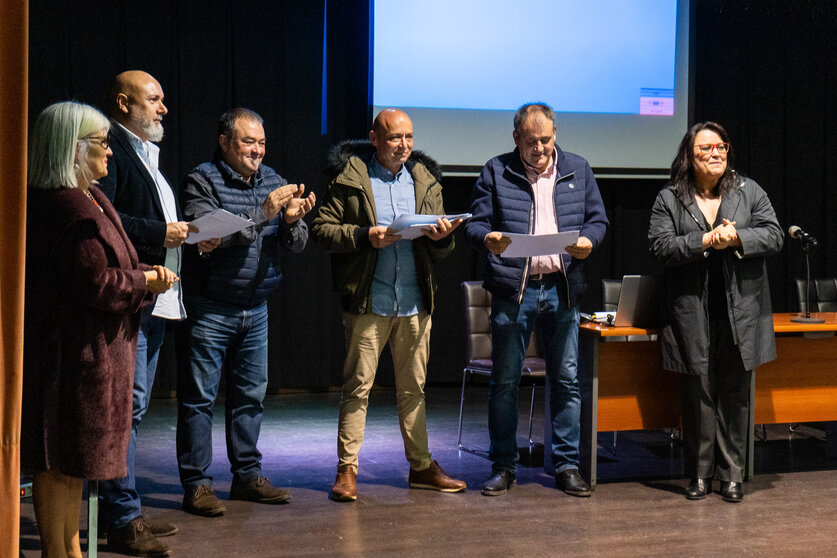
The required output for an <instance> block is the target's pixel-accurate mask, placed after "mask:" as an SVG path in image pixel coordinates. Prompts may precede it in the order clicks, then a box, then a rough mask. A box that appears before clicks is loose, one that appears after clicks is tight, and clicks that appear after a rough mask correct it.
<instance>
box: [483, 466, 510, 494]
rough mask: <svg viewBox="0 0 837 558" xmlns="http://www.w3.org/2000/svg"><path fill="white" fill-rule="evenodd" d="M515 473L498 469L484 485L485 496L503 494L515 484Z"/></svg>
mask: <svg viewBox="0 0 837 558" xmlns="http://www.w3.org/2000/svg"><path fill="white" fill-rule="evenodd" d="M514 484H515V481H514V473H512V472H511V471H498V472H496V473H494V474H493V475H491V478H490V479H488V481H487V482H486V483H485V484H484V485H483V487H482V495H483V496H502V495H503V494H505V493H506V492H508V491H509V490H511V487H512V486H514Z"/></svg>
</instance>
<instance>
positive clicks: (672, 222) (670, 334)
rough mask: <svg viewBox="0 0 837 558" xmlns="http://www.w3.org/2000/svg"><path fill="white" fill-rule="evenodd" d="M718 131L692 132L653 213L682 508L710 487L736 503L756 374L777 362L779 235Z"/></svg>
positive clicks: (710, 127)
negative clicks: (675, 382)
mask: <svg viewBox="0 0 837 558" xmlns="http://www.w3.org/2000/svg"><path fill="white" fill-rule="evenodd" d="M729 155H730V145H729V137H728V136H727V133H726V131H725V130H724V129H723V127H721V126H720V125H719V124H716V123H714V122H706V123H700V124H695V125H694V126H692V128H691V129H690V130H689V131H688V132H687V133H686V135H685V136H684V137H683V140H682V141H681V143H680V148H679V151H678V153H677V157H676V158H675V160H674V162H673V163H672V165H671V184H670V185H668V186H666V187H665V188H663V190H662V191H660V193H659V194H658V195H657V200H656V202H655V203H654V207H653V209H652V210H651V226H650V229H649V231H648V240H649V243H650V250H651V254H652V255H653V256H654V258H655V259H657V261H659V262H660V263H662V264H663V265H665V266H666V291H665V301H664V312H663V326H662V329H661V335H660V338H661V341H662V348H663V367H664V368H665V369H666V370H672V371H675V372H680V373H683V374H685V375H686V376H685V391H684V397H683V435H684V461H685V466H686V473H687V475H688V476H689V477H690V478H691V482H690V483H689V486H688V488H687V489H686V498H688V499H690V500H700V499H702V498H705V497H706V494H707V493H709V492H711V491H712V479H713V478H715V479H718V480H719V481H721V483H720V492H721V496H722V497H723V499H724V500H725V501H728V502H740V501H741V500H742V499H743V497H744V492H743V489H742V485H741V483H742V480H743V470H744V460H745V455H746V443H747V429H748V422H749V412H750V407H749V395H750V381H751V379H752V375H753V373H754V371H755V369H756V368H757V367H758V366H759V365H761V364H763V363H765V362H768V361H770V360H773V359H774V358H776V341H775V337H774V333H773V316H772V309H771V305H770V289H769V288H768V284H767V269H766V266H765V257H766V256H770V255H772V254H775V253H777V252H778V251H779V250H781V248H782V243H783V239H784V236H783V233H782V230H781V228H780V227H779V223H778V221H777V220H776V214H775V212H774V211H773V207H772V206H771V205H770V200H768V199H767V195H766V194H765V193H764V190H762V189H761V187H759V185H758V184H756V183H755V182H754V181H752V180H750V179H748V178H745V177H743V176H741V175H739V174H737V173H736V172H735V171H734V170H733V169H732V168H731V167H730V166H729Z"/></svg>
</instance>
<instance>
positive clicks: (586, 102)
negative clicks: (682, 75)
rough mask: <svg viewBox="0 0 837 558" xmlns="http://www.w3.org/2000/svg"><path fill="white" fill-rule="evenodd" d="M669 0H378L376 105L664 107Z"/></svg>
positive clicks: (669, 88)
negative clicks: (539, 103)
mask: <svg viewBox="0 0 837 558" xmlns="http://www.w3.org/2000/svg"><path fill="white" fill-rule="evenodd" d="M676 23H677V1H676V0H631V1H626V0H601V1H596V2H579V1H577V0H576V1H574V2H570V1H556V2H543V0H539V1H535V0H516V1H514V2H509V1H508V0H481V1H480V2H471V1H461V0H424V1H422V2H412V3H404V2H394V1H391V0H377V1H376V2H375V8H374V74H373V94H372V96H373V104H374V105H375V106H401V107H429V108H465V109H489V110H514V109H516V108H517V107H518V106H520V104H521V102H522V101H525V100H531V99H537V100H540V101H544V102H546V103H549V104H550V105H552V107H553V108H555V109H556V110H557V111H559V112H576V113H622V114H642V115H645V114H649V115H672V114H673V113H674V112H673V111H674V96H675V46H676V44H675V43H676Z"/></svg>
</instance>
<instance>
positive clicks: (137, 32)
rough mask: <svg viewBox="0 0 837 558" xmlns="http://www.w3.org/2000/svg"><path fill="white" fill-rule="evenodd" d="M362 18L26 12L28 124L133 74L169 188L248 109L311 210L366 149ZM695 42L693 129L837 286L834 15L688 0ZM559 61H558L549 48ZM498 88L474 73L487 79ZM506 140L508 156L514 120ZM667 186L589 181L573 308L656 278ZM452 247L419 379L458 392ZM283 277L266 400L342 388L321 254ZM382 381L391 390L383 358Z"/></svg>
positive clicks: (298, 11)
mask: <svg viewBox="0 0 837 558" xmlns="http://www.w3.org/2000/svg"><path fill="white" fill-rule="evenodd" d="M368 5H369V2H368V0H343V1H340V0H328V2H327V3H326V2H325V1H317V0H310V1H306V2H276V1H272V0H261V1H250V0H248V1H245V2H232V1H219V0H208V1H202V2H197V1H178V2H166V1H161V0H156V1H151V2H146V3H143V4H142V7H143V11H137V9H136V4H135V3H133V2H127V1H125V0H113V1H111V2H107V3H105V2H89V1H88V2H70V1H69V0H51V1H49V2H47V1H46V0H31V1H30V87H29V92H30V99H29V107H30V121H31V120H34V118H33V117H34V115H36V114H37V112H39V111H40V110H41V109H43V108H44V107H45V106H46V105H47V104H49V103H51V102H55V101H59V100H64V99H68V98H74V99H78V100H80V101H84V102H89V103H92V104H94V105H98V106H99V107H104V98H105V94H106V92H107V89H108V86H109V83H110V80H111V79H112V77H113V76H114V75H115V74H116V73H118V72H119V71H122V70H125V69H144V70H146V71H148V72H150V73H151V74H153V75H154V76H155V77H157V78H158V79H159V80H160V82H161V84H162V86H163V89H164V91H165V94H166V100H165V102H166V104H167V106H168V108H169V111H170V112H169V114H168V116H167V117H166V119H165V121H164V124H165V128H166V138H165V139H164V140H163V142H162V143H161V149H162V152H161V168H162V169H163V171H164V173H165V175H166V176H167V177H168V178H169V181H170V182H171V183H172V184H177V183H178V182H179V181H180V179H181V178H182V177H183V176H184V174H185V173H186V172H187V171H188V170H189V169H190V168H191V167H193V166H194V165H196V164H198V163H200V162H202V161H204V160H207V159H208V158H209V157H210V156H211V155H212V151H213V149H214V145H215V140H216V136H215V129H216V121H217V118H218V116H219V115H220V114H221V113H222V112H223V111H224V110H226V109H228V108H231V107H233V106H241V105H243V106H248V107H250V108H253V109H254V110H256V111H257V112H259V113H261V114H262V116H264V118H265V129H266V133H267V141H268V153H267V157H266V163H267V164H268V165H271V166H273V167H275V168H276V169H277V170H278V171H279V172H280V173H281V174H282V175H284V176H285V177H287V178H288V179H289V180H290V181H292V182H304V183H305V184H306V186H307V187H308V188H309V189H313V191H314V192H316V193H317V195H318V196H319V197H320V198H321V199H322V198H323V197H324V194H325V184H324V182H323V179H322V174H321V169H322V168H323V166H324V162H325V158H326V154H327V151H328V148H329V147H330V146H331V145H333V144H334V143H336V142H338V141H339V140H341V139H343V138H355V137H365V135H366V131H367V130H368V127H369V115H368V114H367V106H366V103H367V86H368V77H367V76H368V55H367V52H368V25H367V22H368ZM325 16H327V33H326V35H325V38H326V43H327V47H326V58H327V60H328V62H327V66H326V70H327V72H326V74H327V80H326V85H327V87H326V88H325V89H326V91H327V93H326V106H327V128H326V133H325V134H322V133H321V129H322V124H323V123H322V120H321V113H322V111H321V108H322V103H321V101H322V98H323V91H324V89H323V87H322V76H323V65H322V61H323V36H324V34H323V28H324V17H325ZM695 33H696V35H695V41H694V42H695V52H694V56H693V71H694V85H695V96H694V114H695V118H696V120H707V119H711V120H716V121H718V122H721V123H722V124H723V125H724V126H726V128H727V130H728V131H729V132H730V134H731V136H732V142H733V154H734V156H735V166H736V168H738V169H739V170H740V171H741V172H743V173H744V174H746V175H749V176H751V177H753V178H754V179H756V180H757V181H758V182H759V183H760V184H761V185H762V186H763V187H764V188H765V190H766V191H767V193H768V195H769V196H770V199H771V200H772V202H773V204H774V207H775V208H776V211H777V213H778V216H779V220H780V222H781V224H782V225H783V227H784V228H787V227H788V226H789V225H792V224H795V225H799V226H801V227H803V228H804V229H806V230H807V231H809V232H811V233H812V234H814V235H815V236H817V237H818V238H819V239H820V246H819V247H818V249H817V251H816V252H815V253H814V262H813V264H814V265H813V274H814V276H837V240H835V238H837V224H835V219H834V218H833V216H834V215H835V214H837V191H835V190H837V185H835V182H837V158H835V157H834V156H833V154H834V153H836V152H837V57H835V56H834V52H837V38H835V37H837V6H835V5H834V3H833V2H828V1H813V0H805V1H797V2H784V1H772V0H761V1H756V0H740V1H738V2H735V3H732V2H728V1H723V0H696V2H695ZM556 59H557V61H558V63H560V53H557V58H556ZM495 75H496V70H494V69H486V76H495ZM527 100H528V99H521V103H522V102H525V101H527ZM509 130H510V131H509V147H510V148H511V147H512V144H511V122H510V123H509ZM420 132H421V131H420V130H417V131H416V133H417V136H418V137H419V138H420ZM636 141H642V138H637V140H636ZM559 143H560V133H559ZM417 147H419V148H420V147H421V144H420V140H419V141H418V144H417ZM564 147H565V148H566V149H568V150H570V151H572V146H569V145H568V146H564ZM676 147H677V146H675V145H672V147H671V150H672V156H673V155H674V152H675V150H676ZM430 155H433V154H432V153H431V154H430ZM582 155H583V153H582ZM662 184H663V181H661V180H618V179H602V180H600V187H601V190H602V195H603V197H604V199H605V204H606V207H607V211H608V216H609V218H610V220H611V224H612V227H611V230H610V233H609V234H608V236H607V238H606V240H605V242H604V244H603V246H602V247H601V248H600V249H599V250H598V251H597V252H596V253H595V254H594V255H593V256H592V257H591V258H590V260H589V261H588V263H587V273H588V282H589V283H590V285H591V289H590V291H589V292H588V295H587V296H586V297H585V299H584V302H583V304H582V306H583V309H585V310H595V309H596V308H597V307H598V306H599V304H600V293H599V288H598V285H599V284H600V280H601V279H602V278H613V277H617V278H618V277H621V276H622V275H623V274H626V273H653V272H656V271H659V269H658V268H657V267H656V266H655V264H654V263H653V262H652V261H651V260H650V257H649V256H648V254H647V249H646V240H645V234H646V231H647V224H648V216H649V209H650V206H651V204H652V203H653V200H654V197H655V195H656V193H657V191H658V190H659V188H660V187H661V186H662ZM444 185H445V192H446V205H447V208H448V210H449V211H460V210H464V209H466V208H467V204H468V200H469V197H470V190H471V187H472V185H473V179H471V178H457V177H449V178H448V179H446V180H445V181H444ZM456 234H457V236H456V240H457V248H456V251H455V253H454V254H453V255H452V256H451V257H449V258H448V259H447V260H444V261H442V262H440V264H439V266H438V268H437V271H438V272H439V275H440V278H441V281H440V283H441V286H440V290H439V310H438V311H437V312H436V314H435V315H434V317H433V321H434V324H433V340H432V348H431V351H432V352H431V361H430V372H429V374H430V375H429V381H430V382H431V383H454V382H457V381H458V380H459V374H460V371H461V367H462V365H463V363H464V352H465V345H464V339H463V328H464V319H463V316H462V311H461V298H460V293H459V283H460V282H461V281H464V280H469V279H477V278H478V277H479V267H480V265H479V263H480V262H479V260H478V258H477V257H476V255H475V254H474V253H473V252H472V251H471V250H470V249H468V248H467V247H466V246H465V245H464V241H463V239H462V234H461V232H459V231H458V232H457V233H456ZM768 267H769V274H770V281H771V290H772V295H773V301H774V308H775V310H776V311H791V310H794V309H795V308H796V305H797V302H796V295H795V291H794V289H793V284H792V282H793V278H795V277H796V276H799V275H801V274H802V273H804V268H803V261H802V259H801V254H800V249H799V246H798V245H797V244H796V243H795V242H794V241H790V240H788V241H787V244H786V247H785V249H784V250H783V252H782V254H780V255H779V256H776V257H773V258H771V259H770V260H769V263H768ZM285 270H286V275H285V281H284V283H283V285H282V287H281V288H280V290H279V291H278V292H277V293H276V294H275V295H274V296H273V297H272V298H271V300H270V315H271V324H270V327H271V329H270V389H271V390H275V389H279V388H304V389H326V388H328V387H330V386H335V385H339V384H340V383H341V374H342V373H341V367H342V359H343V354H344V347H343V344H344V338H343V330H342V325H341V323H340V313H339V309H338V302H337V299H336V297H335V296H334V295H333V294H332V293H331V282H330V267H329V261H328V257H327V256H326V255H325V254H324V253H323V252H322V251H321V250H320V249H319V248H318V247H317V246H315V245H313V244H312V245H310V246H309V247H308V248H307V249H306V250H305V252H304V253H303V254H301V255H299V256H295V257H289V258H285ZM170 340H171V339H169V341H170ZM171 345H172V344H171V343H167V347H166V349H165V354H164V358H163V362H161V365H160V371H159V374H158V381H157V386H156V387H157V391H158V393H160V392H164V393H165V392H167V391H170V390H172V389H174V385H175V380H174V375H175V373H174V368H175V366H174V356H173V354H174V351H173V347H172V346H171ZM386 360H387V358H386V357H385V361H386ZM379 381H380V383H382V384H384V385H391V384H392V372H391V366H390V365H389V363H388V362H385V365H384V366H383V368H382V371H381V374H380V375H379Z"/></svg>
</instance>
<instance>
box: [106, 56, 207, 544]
mask: <svg viewBox="0 0 837 558" xmlns="http://www.w3.org/2000/svg"><path fill="white" fill-rule="evenodd" d="M167 113H168V109H167V108H166V106H165V105H164V104H163V88H162V87H160V82H158V81H157V80H156V79H154V78H153V77H152V76H150V75H149V74H147V73H145V72H142V71H138V70H131V71H127V72H122V73H121V74H119V75H118V76H116V78H115V79H114V81H113V85H112V87H111V91H110V116H111V119H112V121H113V123H112V125H111V127H110V132H109V134H108V143H109V146H110V148H111V150H112V151H113V156H112V157H110V158H109V159H108V174H107V176H105V177H104V178H102V179H101V180H100V185H99V186H100V188H101V189H102V191H104V193H105V194H106V195H107V196H108V198H109V199H110V200H111V202H113V205H114V207H115V208H116V210H117V212H118V213H119V217H120V218H121V219H122V225H123V227H124V228H125V232H126V233H127V234H128V237H129V238H130V239H131V242H132V243H133V244H134V247H135V248H136V250H137V255H138V256H139V259H140V261H141V262H143V263H147V264H150V265H164V266H166V267H167V268H169V269H171V270H172V271H174V272H175V273H176V274H178V275H180V262H181V251H180V250H181V249H180V245H181V244H183V241H185V240H186V238H187V237H188V236H189V232H190V228H189V225H188V224H187V223H186V222H184V221H182V220H181V218H180V210H179V207H178V204H177V202H176V199H177V198H176V196H175V193H174V191H173V190H172V188H171V186H170V185H169V183H168V181H166V179H165V177H163V175H162V173H161V172H160V169H159V153H160V148H158V147H157V146H156V145H154V142H159V141H160V140H162V139H163V124H162V121H163V117H164V116H165V115H166V114H167ZM184 318H186V310H185V309H184V306H183V297H182V293H181V291H180V283H175V284H174V287H173V288H171V289H169V290H168V291H166V292H165V293H164V294H162V295H160V296H158V297H157V302H156V304H155V306H154V310H153V312H152V315H151V316H149V317H148V318H147V319H145V321H143V323H142V324H141V326H140V331H139V337H138V341H137V358H136V363H135V366H134V403H133V421H132V430H131V439H130V444H129V446H128V455H127V461H128V476H127V477H124V478H122V479H116V480H113V481H107V482H103V483H101V492H102V501H103V502H102V503H103V506H102V512H103V514H102V515H103V517H104V519H105V520H106V524H104V525H103V528H104V529H105V530H107V531H108V546H109V547H110V548H111V549H112V550H115V551H117V552H122V553H125V554H132V555H140V556H168V555H169V553H170V549H169V548H168V546H167V545H166V544H165V543H163V541H161V540H159V539H158V537H161V536H168V535H173V534H174V533H176V532H177V527H176V526H175V525H172V524H171V523H168V522H166V521H161V520H153V519H148V518H144V517H143V515H142V511H141V509H140V498H139V494H138V493H137V490H136V479H135V476H134V462H135V457H136V447H137V429H138V427H139V423H140V421H141V420H142V417H143V415H144V414H145V412H146V410H147V409H148V402H149V399H150V397H151V388H152V386H153V384H154V375H155V372H156V369H157V357H158V356H159V354H160V347H162V345H163V338H164V336H165V333H166V320H183V319H184Z"/></svg>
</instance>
